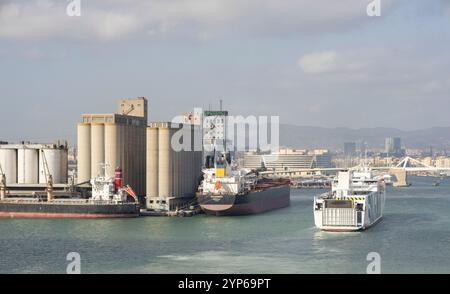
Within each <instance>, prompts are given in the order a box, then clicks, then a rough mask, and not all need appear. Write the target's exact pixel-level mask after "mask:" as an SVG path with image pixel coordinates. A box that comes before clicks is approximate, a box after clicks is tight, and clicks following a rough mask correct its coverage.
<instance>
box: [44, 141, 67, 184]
mask: <svg viewBox="0 0 450 294" xmlns="http://www.w3.org/2000/svg"><path fill="white" fill-rule="evenodd" d="M65 153H66V152H65V150H64V149H59V148H43V149H42V150H40V151H39V183H40V184H45V183H47V178H46V175H47V173H48V172H49V173H50V174H51V175H52V179H53V183H54V184H65V183H67V174H66V175H64V174H63V172H64V171H65V170H67V168H66V169H64V168H63V165H64V162H63V161H66V160H64V156H65ZM44 155H45V160H46V161H47V166H48V170H47V168H46V167H45V164H44V162H45V161H44ZM66 162H67V161H66Z"/></svg>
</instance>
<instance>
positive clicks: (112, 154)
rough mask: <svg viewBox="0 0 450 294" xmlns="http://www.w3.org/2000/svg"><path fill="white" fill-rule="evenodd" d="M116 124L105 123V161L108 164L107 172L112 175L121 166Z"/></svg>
mask: <svg viewBox="0 0 450 294" xmlns="http://www.w3.org/2000/svg"><path fill="white" fill-rule="evenodd" d="M118 132H119V131H118V127H117V125H116V124H106V125H105V163H106V164H108V165H109V166H108V168H107V173H108V175H109V176H110V177H112V176H113V174H114V171H115V170H116V168H117V167H119V149H118V146H119V137H118Z"/></svg>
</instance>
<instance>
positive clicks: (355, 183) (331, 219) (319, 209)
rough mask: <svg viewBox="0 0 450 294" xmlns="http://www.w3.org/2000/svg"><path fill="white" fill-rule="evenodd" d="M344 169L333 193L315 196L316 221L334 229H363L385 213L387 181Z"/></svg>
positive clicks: (324, 229) (347, 230)
mask: <svg viewBox="0 0 450 294" xmlns="http://www.w3.org/2000/svg"><path fill="white" fill-rule="evenodd" d="M357 175H358V176H359V177H354V176H353V175H352V173H342V174H340V175H339V176H340V177H341V179H340V180H341V182H339V181H338V182H336V181H335V183H334V186H333V189H332V191H331V192H330V193H325V194H322V195H320V196H318V197H315V198H314V206H313V211H314V223H315V225H316V227H317V228H319V229H320V230H323V231H331V232H355V231H363V230H366V229H368V228H370V227H371V226H373V225H375V224H377V223H378V222H379V221H380V220H381V219H382V217H383V210H384V202H385V197H386V194H385V193H386V190H385V183H384V181H378V180H375V179H374V178H372V177H371V176H369V175H365V174H363V176H364V177H361V176H360V175H361V174H357Z"/></svg>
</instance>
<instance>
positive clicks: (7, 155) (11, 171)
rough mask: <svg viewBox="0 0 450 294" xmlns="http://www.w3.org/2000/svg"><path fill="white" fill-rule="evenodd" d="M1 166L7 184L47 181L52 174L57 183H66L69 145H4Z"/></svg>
mask: <svg viewBox="0 0 450 294" xmlns="http://www.w3.org/2000/svg"><path fill="white" fill-rule="evenodd" d="M0 166H1V169H2V171H3V173H4V174H5V177H6V183H7V184H9V185H10V184H17V185H33V184H45V183H46V182H47V175H48V174H50V175H52V178H53V183H54V184H66V183H67V172H68V150H67V146H60V145H58V144H17V145H12V144H11V145H9V144H6V145H0Z"/></svg>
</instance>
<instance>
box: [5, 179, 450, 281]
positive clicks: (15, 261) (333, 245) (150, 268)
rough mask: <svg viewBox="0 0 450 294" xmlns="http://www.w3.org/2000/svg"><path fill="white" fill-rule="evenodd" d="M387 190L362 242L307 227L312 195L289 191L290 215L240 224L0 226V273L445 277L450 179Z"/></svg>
mask: <svg viewBox="0 0 450 294" xmlns="http://www.w3.org/2000/svg"><path fill="white" fill-rule="evenodd" d="M411 180H412V182H413V186H412V187H410V188H402V189H393V188H388V194H387V201H386V209H385V213H384V219H383V221H382V222H381V223H379V224H378V225H376V226H375V227H373V228H371V229H370V230H368V231H365V232H360V233H325V232H319V231H317V230H316V229H315V228H314V221H313V215H312V198H313V196H314V195H315V194H316V193H319V191H317V190H293V192H292V197H291V206H290V207H289V208H286V209H281V210H276V211H272V212H268V213H265V214H262V215H254V216H243V217H223V218H217V217H210V216H205V215H200V216H196V217H191V218H155V217H148V218H140V219H129V220H119V219H116V220H0V273H65V271H66V266H67V264H68V262H67V261H66V255H67V253H69V252H78V253H80V255H81V271H82V272H83V273H181V274H183V273H365V272H366V267H367V265H368V262H367V261H366V256H367V254H368V253H369V252H378V253H379V254H380V255H381V271H382V273H450V180H448V179H446V180H444V181H443V182H442V184H441V186H439V187H434V186H433V185H432V179H431V178H418V177H415V178H411Z"/></svg>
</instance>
